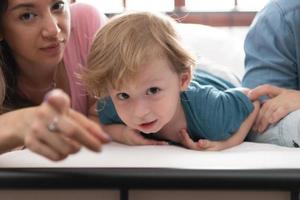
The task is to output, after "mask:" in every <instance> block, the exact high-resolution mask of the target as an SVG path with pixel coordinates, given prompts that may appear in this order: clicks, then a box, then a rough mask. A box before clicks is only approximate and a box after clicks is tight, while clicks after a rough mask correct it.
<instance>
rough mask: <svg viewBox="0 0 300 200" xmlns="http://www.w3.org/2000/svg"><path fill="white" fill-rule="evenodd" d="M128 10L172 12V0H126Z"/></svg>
mask: <svg viewBox="0 0 300 200" xmlns="http://www.w3.org/2000/svg"><path fill="white" fill-rule="evenodd" d="M127 9H128V10H144V11H147V10H149V11H173V10H174V0H127Z"/></svg>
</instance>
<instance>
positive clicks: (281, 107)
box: [248, 85, 300, 133]
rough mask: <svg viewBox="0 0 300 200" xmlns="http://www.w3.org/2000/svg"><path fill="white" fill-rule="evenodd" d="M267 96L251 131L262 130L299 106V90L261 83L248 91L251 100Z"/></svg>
mask: <svg viewBox="0 0 300 200" xmlns="http://www.w3.org/2000/svg"><path fill="white" fill-rule="evenodd" d="M261 96H267V97H269V98H270V99H267V100H265V101H264V102H263V105H262V106H261V109H260V111H259V114H258V116H257V118H256V121H255V123H254V126H253V131H255V132H260V133H261V132H264V131H265V130H266V129H267V128H268V126H269V125H271V124H275V123H277V122H278V121H279V120H281V119H282V118H284V117H285V116H286V115H288V114H289V113H290V112H292V111H295V110H297V109H299V108H300V92H299V91H297V90H290V89H284V88H280V87H276V86H272V85H261V86H258V87H256V88H254V89H252V90H251V91H250V92H249V93H248V97H249V98H250V99H251V100H257V99H259V98H260V97H261Z"/></svg>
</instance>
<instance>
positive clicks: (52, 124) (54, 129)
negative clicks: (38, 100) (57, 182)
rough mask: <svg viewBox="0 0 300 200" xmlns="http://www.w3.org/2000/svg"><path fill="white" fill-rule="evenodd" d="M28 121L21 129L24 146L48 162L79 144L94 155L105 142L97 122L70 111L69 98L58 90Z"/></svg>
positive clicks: (74, 151) (51, 93)
mask: <svg viewBox="0 0 300 200" xmlns="http://www.w3.org/2000/svg"><path fill="white" fill-rule="evenodd" d="M30 121H32V123H31V124H29V125H28V126H29V129H28V130H24V132H25V134H24V143H25V146H26V147H27V148H28V149H30V150H31V151H33V152H36V153H38V154H40V155H43V156H45V157H47V158H49V159H51V160H61V159H64V158H66V157H67V156H68V155H70V154H74V153H76V152H78V151H79V150H80V147H81V146H82V145H83V146H85V147H87V148H88V149H90V150H92V151H96V152H98V151H100V150H101V145H102V143H106V142H108V141H109V137H108V136H107V135H106V133H104V132H103V131H102V129H101V128H100V126H99V125H98V124H97V123H94V122H92V121H91V120H89V119H88V118H86V117H85V116H84V115H82V114H81V113H78V112H76V111H75V110H73V109H71V108H70V99H69V97H68V96H67V95H66V94H65V93H64V92H62V91H61V90H58V89H56V90H53V91H52V92H50V93H49V94H48V96H47V99H46V100H45V101H44V102H43V103H42V104H41V106H38V107H37V108H36V111H35V113H34V115H33V119H31V120H30ZM26 132H27V133H26Z"/></svg>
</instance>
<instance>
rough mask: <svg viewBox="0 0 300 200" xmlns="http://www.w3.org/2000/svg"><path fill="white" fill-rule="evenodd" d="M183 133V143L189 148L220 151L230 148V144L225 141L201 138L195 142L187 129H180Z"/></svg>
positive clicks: (181, 133)
mask: <svg viewBox="0 0 300 200" xmlns="http://www.w3.org/2000/svg"><path fill="white" fill-rule="evenodd" d="M180 135H181V144H182V145H183V146H184V147H186V148H188V149H193V150H198V151H220V150H223V149H226V148H228V145H227V144H226V142H225V141H211V140H205V139H200V140H198V141H196V142H194V141H193V140H192V139H191V138H190V136H189V134H188V133H187V131H186V130H185V129H182V130H181V131H180Z"/></svg>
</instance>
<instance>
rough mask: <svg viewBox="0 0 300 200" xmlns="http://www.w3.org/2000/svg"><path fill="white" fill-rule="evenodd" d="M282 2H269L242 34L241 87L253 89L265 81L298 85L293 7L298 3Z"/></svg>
mask: <svg viewBox="0 0 300 200" xmlns="http://www.w3.org/2000/svg"><path fill="white" fill-rule="evenodd" d="M278 2H279V3H278ZM282 2H283V3H282ZM284 2H285V1H281V2H280V1H272V2H271V3H269V4H268V5H267V6H266V7H265V8H264V9H263V10H262V11H261V12H260V13H259V14H258V15H257V17H256V19H255V20H254V22H253V24H252V26H251V28H250V30H249V32H248V34H247V36H246V39H245V46H244V48H245V54H246V58H245V70H246V72H245V75H244V77H243V83H242V84H243V86H244V87H248V88H254V87H256V86H258V85H262V84H266V83H268V84H272V85H277V86H280V87H285V88H290V89H297V88H299V76H298V73H299V72H298V67H299V66H298V65H297V51H299V40H297V37H299V34H300V28H299V24H300V18H299V15H300V11H297V10H299V9H295V8H294V7H293V4H299V3H297V1H293V2H289V3H286V2H285V3H284ZM295 6H296V5H295ZM298 7H299V5H298ZM298 54H299V52H298ZM298 59H299V58H298Z"/></svg>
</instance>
